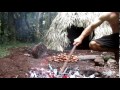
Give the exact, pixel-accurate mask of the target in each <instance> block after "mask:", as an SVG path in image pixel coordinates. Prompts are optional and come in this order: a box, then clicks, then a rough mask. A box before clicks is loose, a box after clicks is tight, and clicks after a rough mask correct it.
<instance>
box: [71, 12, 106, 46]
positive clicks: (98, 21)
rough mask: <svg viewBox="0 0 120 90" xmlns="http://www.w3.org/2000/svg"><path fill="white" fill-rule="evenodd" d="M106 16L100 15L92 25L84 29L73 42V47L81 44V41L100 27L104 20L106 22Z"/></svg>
mask: <svg viewBox="0 0 120 90" xmlns="http://www.w3.org/2000/svg"><path fill="white" fill-rule="evenodd" d="M107 18H108V14H103V15H101V16H100V17H99V18H98V19H96V20H95V21H94V22H93V23H92V24H90V25H89V26H88V27H87V28H85V29H84V31H83V32H82V33H81V35H80V36H79V37H78V38H76V39H75V40H74V43H73V45H77V46H78V45H79V44H81V43H82V41H83V39H84V38H85V37H87V36H88V35H89V34H90V33H91V32H92V31H93V30H95V28H97V27H98V26H100V25H101V24H102V23H103V22H104V21H105V20H107Z"/></svg>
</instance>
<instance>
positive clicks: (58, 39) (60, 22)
mask: <svg viewBox="0 0 120 90" xmlns="http://www.w3.org/2000/svg"><path fill="white" fill-rule="evenodd" d="M101 14H102V12H59V13H58V15H57V16H56V17H55V19H54V20H53V21H52V24H51V26H50V28H49V30H48V32H47V33H46V35H45V45H46V46H47V47H48V48H49V49H53V50H58V51H63V50H64V49H65V48H66V47H68V46H69V45H70V43H71V45H72V43H73V40H74V39H75V38H77V37H78V36H79V35H80V34H81V32H82V31H83V30H84V28H86V27H87V26H88V25H90V24H91V22H93V21H94V20H95V18H97V17H99V16H100V15H101ZM111 33H112V29H111V27H110V25H109V23H108V22H104V23H103V24H102V25H100V26H99V27H98V28H96V30H95V31H94V37H93V38H94V39H97V38H100V37H102V36H104V35H109V34H111ZM90 36H91V35H90ZM90 36H88V37H86V43H85V44H84V45H86V44H87V45H88V43H89V41H90V40H91V39H90ZM84 45H83V46H84Z"/></svg>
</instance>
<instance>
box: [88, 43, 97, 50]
mask: <svg viewBox="0 0 120 90" xmlns="http://www.w3.org/2000/svg"><path fill="white" fill-rule="evenodd" d="M89 47H90V49H92V50H98V47H99V45H98V44H97V43H96V42H95V41H91V42H90V43H89Z"/></svg>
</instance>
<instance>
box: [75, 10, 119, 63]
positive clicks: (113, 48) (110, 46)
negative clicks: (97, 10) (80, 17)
mask: <svg viewBox="0 0 120 90" xmlns="http://www.w3.org/2000/svg"><path fill="white" fill-rule="evenodd" d="M104 21H107V22H109V24H110V26H111V28H112V34H111V35H106V36H103V37H101V38H99V39H96V40H92V41H91V42H90V43H89V47H90V49H92V50H94V51H110V52H114V53H115V59H116V61H119V12H104V13H103V14H102V15H101V16H100V17H99V18H97V19H96V20H95V21H94V22H93V23H91V24H90V25H89V26H88V27H87V28H85V29H84V31H83V32H82V33H81V35H80V36H79V37H78V38H76V39H75V40H74V43H73V45H77V46H78V45H80V44H81V43H82V41H83V39H84V38H85V37H87V36H88V35H90V34H91V33H92V32H93V30H95V28H97V27H98V26H100V25H101V24H102V23H103V22H104Z"/></svg>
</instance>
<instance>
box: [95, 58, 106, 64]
mask: <svg viewBox="0 0 120 90" xmlns="http://www.w3.org/2000/svg"><path fill="white" fill-rule="evenodd" d="M94 62H95V65H96V66H104V64H105V61H104V59H103V57H101V56H98V57H96V58H95V60H94Z"/></svg>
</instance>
